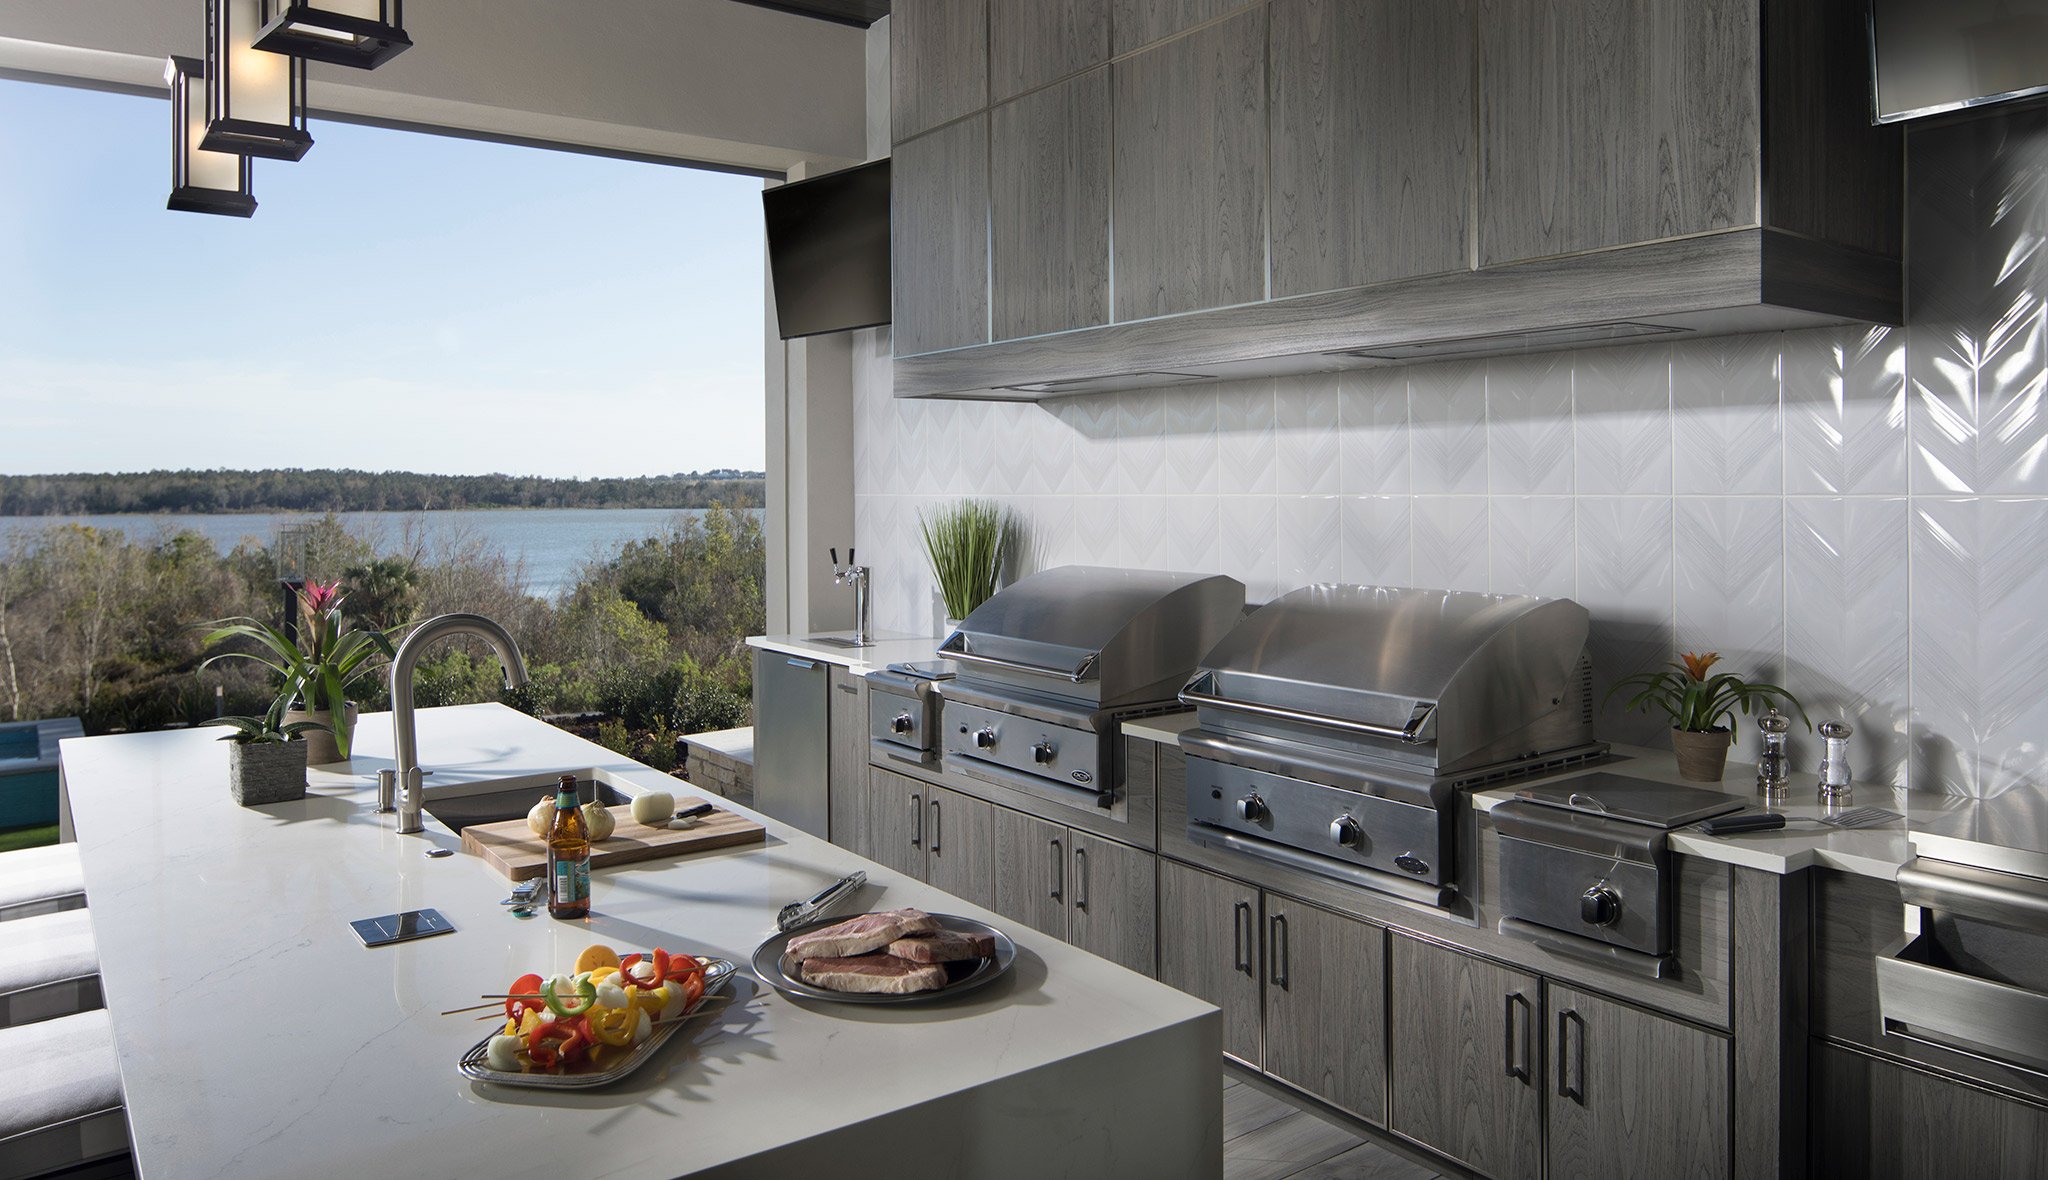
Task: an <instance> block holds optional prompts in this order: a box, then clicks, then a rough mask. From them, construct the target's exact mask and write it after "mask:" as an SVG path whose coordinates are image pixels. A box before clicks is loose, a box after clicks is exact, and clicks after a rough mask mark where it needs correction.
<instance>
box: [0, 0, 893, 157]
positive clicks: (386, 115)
mask: <svg viewBox="0 0 2048 1180" xmlns="http://www.w3.org/2000/svg"><path fill="white" fill-rule="evenodd" d="M204 24H205V7H204V0H0V34H4V35H0V73H11V74H15V75H17V76H36V77H45V78H52V79H57V80H69V81H77V82H81V83H85V84H88V85H107V86H115V87H120V88H124V89H145V90H150V91H160V90H161V89H162V74H163V59H164V57H165V56H166V55H167V54H171V53H182V54H187V55H190V56H193V57H197V56H199V54H200V48H201V41H202V40H203V35H202V34H203V29H204ZM405 25H406V31H407V32H408V33H409V34H410V35H411V37H412V39H413V48H411V49H409V50H407V51H406V52H405V53H403V54H401V55H399V56H398V57H397V58H395V59H393V60H392V61H390V62H388V63H386V64H385V65H384V66H383V67H381V68H379V69H377V70H375V71H374V72H365V71H360V70H350V69H346V68H342V67H335V66H325V65H321V64H319V63H315V64H314V65H313V67H312V75H311V76H312V79H313V81H312V84H311V86H310V88H309V99H310V102H309V105H310V106H311V107H312V109H313V111H314V113H315V115H316V116H318V115H320V114H329V115H334V116H338V117H342V118H354V119H367V120H371V121H381V122H395V123H411V124H419V125H427V126H436V127H444V128H448V129H451V130H457V131H464V132H472V133H477V134H483V135H490V136H501V137H509V138H521V139H535V140H543V141H549V142H555V143H562V144H565V145H570V146H578V147H586V148H592V149H596V150H602V151H612V152H629V153H635V154H642V155H651V156H661V157H668V158H676V159H687V160H695V161H699V162H702V163H707V164H712V165H716V166H721V167H728V168H740V169H745V170H750V171H758V172H764V173H781V172H785V171H787V170H788V169H789V168H790V167H791V166H792V165H794V164H796V163H798V162H800V161H812V162H814V163H825V164H828V165H837V164H840V163H848V162H853V161H857V160H860V159H864V158H865V155H866V153H865V144H864V131H863V126H862V119H863V106H864V101H863V98H864V90H863V87H864V81H865V68H866V67H865V40H866V35H865V33H864V32H863V31H862V30H860V29H854V28H847V27H844V26H840V25H834V24H830V23H827V22H824V21H816V20H807V19H804V18H802V17H797V16H791V15H788V14H785V13H780V12H774V11H771V10H768V9H763V8H756V7H753V6H751V5H746V4H736V3H732V2H730V0H602V2H590V0H573V2H572V0H413V2H412V3H410V4H408V5H406V7H405Z"/></svg>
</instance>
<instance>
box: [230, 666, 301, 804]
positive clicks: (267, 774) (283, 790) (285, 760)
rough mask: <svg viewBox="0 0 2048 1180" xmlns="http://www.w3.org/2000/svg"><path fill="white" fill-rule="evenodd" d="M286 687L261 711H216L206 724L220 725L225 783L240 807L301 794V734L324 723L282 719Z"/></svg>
mask: <svg viewBox="0 0 2048 1180" xmlns="http://www.w3.org/2000/svg"><path fill="white" fill-rule="evenodd" d="M291 702H292V694H291V693H290V692H288V691H287V692H281V693H279V694H277V699H276V700H274V701H272V702H271V703H270V709H269V710H268V711H267V712H265V713H264V714H263V716H261V717H216V718H214V719H213V720H211V721H208V722H206V723H205V724H207V725H224V726H228V727H230V728H232V729H233V730H234V732H233V733H225V734H222V735H221V739H220V740H222V741H224V742H232V743H234V744H233V745H231V746H229V747H228V789H229V790H230V791H232V792H233V793H234V796H235V802H237V803H239V804H241V805H242V806H244V807H254V806H256V805H257V804H260V803H284V802H287V801H289V800H292V799H303V798H305V797H306V743H305V742H304V741H303V740H301V737H300V735H302V734H306V733H310V732H314V731H316V730H319V729H322V728H324V726H322V725H321V723H320V722H318V721H286V720H285V719H284V715H285V709H286V707H287V706H289V705H290V704H291Z"/></svg>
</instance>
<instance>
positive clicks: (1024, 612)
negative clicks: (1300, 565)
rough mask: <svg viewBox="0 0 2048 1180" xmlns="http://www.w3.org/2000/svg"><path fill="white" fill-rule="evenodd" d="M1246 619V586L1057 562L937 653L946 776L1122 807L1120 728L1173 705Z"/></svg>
mask: <svg viewBox="0 0 2048 1180" xmlns="http://www.w3.org/2000/svg"><path fill="white" fill-rule="evenodd" d="M1243 613H1244V584H1243V583H1241V582H1238V581H1237V580H1235V579H1233V578H1226V577H1221V576H1217V575H1204V574H1175V573H1158V572H1154V571H1147V570H1123V569H1105V568H1099V567H1093V566H1063V567H1061V568H1058V569H1051V570H1046V571H1044V572H1042V573H1037V574H1033V575H1031V576H1029V577H1027V578H1023V579H1021V580H1019V581H1018V582H1016V583H1015V584H1013V585H1011V586H1009V587H1007V588H1006V589H1004V590H1002V591H1000V592H999V593H997V594H996V595H995V597H993V598H991V599H989V600H988V601H987V602H985V603H983V604H982V605H981V606H980V607H978V608H977V609H976V610H975V611H974V613H972V614H970V615H968V616H967V618H966V619H965V620H963V621H962V622H961V624H960V629H959V630H957V631H955V632H954V633H953V634H952V635H951V636H949V637H947V639H946V641H945V642H944V643H943V644H941V645H940V647H939V654H940V655H942V656H944V657H946V658H948V659H951V660H953V661H955V663H956V664H957V666H958V669H959V675H958V677H957V678H956V679H954V680H952V681H950V682H948V683H947V684H946V685H945V687H944V688H943V689H942V690H941V695H942V697H943V703H942V705H941V708H940V729H941V731H942V734H943V738H944V740H943V742H942V743H941V748H942V750H943V751H944V765H945V769H946V770H948V771H950V772H956V773H960V774H965V775H969V776H972V777H976V778H981V779H984V780H987V781H992V782H996V783H1000V784H1002V785H1005V786H1010V787H1015V788H1019V789H1022V790H1026V791H1029V792H1032V793H1034V794H1037V795H1039V796H1041V797H1046V798H1051V799H1055V800H1058V801H1060V802H1065V803H1071V804H1075V805H1077V806H1095V807H1100V808H1103V809H1105V810H1108V811H1110V812H1112V813H1120V812H1121V809H1122V808H1123V805H1124V803H1123V791H1122V786H1123V784H1122V776H1121V774H1120V769H1119V767H1118V765H1117V761H1116V754H1117V744H1118V743H1117V742H1116V741H1115V738H1116V736H1117V732H1118V726H1119V724H1120V723H1121V722H1122V721H1123V720H1124V719H1125V718H1128V717H1133V716H1140V715H1143V714H1146V713H1157V712H1164V711H1167V710H1170V709H1173V708H1176V707H1178V706H1177V704H1176V702H1175V697H1174V693H1175V691H1176V690H1177V689H1178V688H1179V687H1180V685H1181V684H1183V683H1184V682H1185V681H1186V680H1187V677H1188V674H1189V673H1190V672H1191V671H1192V670H1193V669H1194V666H1195V663H1196V661H1197V660H1199V659H1200V658H1201V657H1202V653H1204V652H1206V651H1208V650H1209V648H1210V647H1212V646H1213V645H1214V644H1215V643H1216V641H1217V640H1218V639H1220V638H1222V637H1223V635H1224V633H1225V632H1226V631H1228V630H1229V629H1230V626H1231V625H1232V624H1233V623H1235V622H1236V621H1237V620H1238V618H1239V617H1240V616H1241V615H1242V614H1243Z"/></svg>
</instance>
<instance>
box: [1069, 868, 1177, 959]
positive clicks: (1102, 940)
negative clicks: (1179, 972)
mask: <svg viewBox="0 0 2048 1180" xmlns="http://www.w3.org/2000/svg"><path fill="white" fill-rule="evenodd" d="M1070 835H1071V837H1072V839H1073V842H1074V851H1073V856H1072V857H1071V858H1070V860H1069V863H1070V864H1071V865H1072V866H1073V871H1072V872H1071V873H1070V874H1069V876H1070V877H1071V878H1072V881H1073V885H1072V888H1071V892H1072V894H1073V896H1072V897H1071V898H1070V899H1069V901H1068V902H1067V905H1068V914H1067V930H1068V937H1067V941H1069V942H1071V943H1073V944H1074V945H1075V946H1078V947H1080V948H1081V949H1082V950H1084V951H1088V952H1089V953H1091V954H1097V955H1101V956H1102V957H1103V958H1105V959H1108V960H1110V961H1111V962H1114V963H1118V964H1121V965H1122V966H1125V967H1128V968H1130V969H1131V970H1133V971H1136V972H1138V973H1139V974H1141V975H1151V976H1157V974H1158V965H1157V963H1156V959H1157V956H1158V950H1159V883H1158V879H1157V878H1156V877H1155V875H1154V874H1155V872H1156V868H1155V866H1156V864H1157V859H1158V858H1156V857H1154V856H1153V855H1152V854H1151V853H1149V852H1142V851H1140V850H1138V849H1136V848H1132V847H1130V846H1129V845H1126V844H1118V843H1117V842H1116V841H1114V840H1104V839H1103V838H1102V837H1100V836H1091V835H1089V834H1087V833H1086V832H1070Z"/></svg>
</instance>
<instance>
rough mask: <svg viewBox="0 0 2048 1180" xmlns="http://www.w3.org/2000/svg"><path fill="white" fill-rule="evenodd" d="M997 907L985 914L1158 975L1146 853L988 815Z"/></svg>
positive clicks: (1038, 822) (998, 813)
mask: <svg viewBox="0 0 2048 1180" xmlns="http://www.w3.org/2000/svg"><path fill="white" fill-rule="evenodd" d="M993 810H994V812H995V816H994V819H993V824H994V834H995V849H996V851H995V900H994V901H993V902H991V903H990V904H989V908H990V909H992V910H995V911H996V912H997V913H999V914H1006V915H1008V916H1009V917H1012V918H1015V919H1016V920H1017V921H1019V922H1022V923H1024V924H1025V925H1027V926H1029V927H1031V928H1032V929H1034V930H1037V931H1039V932H1041V933H1044V934H1050V935H1052V936H1053V937H1054V938H1058V939H1061V940H1063V941H1066V942H1070V943H1072V944H1074V945H1075V946H1078V947H1080V948H1081V949H1082V950H1085V951H1088V952H1090V953H1092V954H1097V955H1101V956H1102V957H1103V958H1105V959H1108V960H1110V961H1111V962H1113V963H1117V964H1120V965H1122V966H1125V967H1128V968H1130V969H1131V970H1133V971H1136V972H1138V973H1140V974H1142V975H1156V974H1157V970H1158V969H1157V966H1156V962H1155V959H1156V956H1157V953H1158V921H1157V915H1158V902H1159V892H1158V886H1157V882H1156V881H1155V879H1154V877H1153V862H1154V857H1153V856H1152V854H1151V853H1149V852H1145V851H1142V850H1140V849H1136V848H1132V847H1129V846H1128V845H1124V844H1119V843H1117V842H1115V841H1114V840H1105V839H1103V838H1101V837H1100V836H1094V835H1090V834H1089V833H1087V832H1082V831H1076V830H1075V829H1073V828H1070V827H1067V826H1066V825H1064V824H1057V823H1053V822H1051V821H1049V820H1043V819H1039V818H1038V817H1036V816H1031V815H1026V814H1024V813H1023V812H1021V811H1012V810H1010V809H1009V808H1006V807H998V808H994V809H993Z"/></svg>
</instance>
